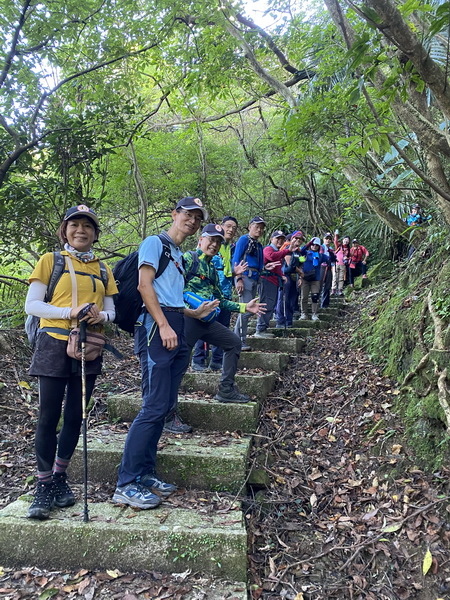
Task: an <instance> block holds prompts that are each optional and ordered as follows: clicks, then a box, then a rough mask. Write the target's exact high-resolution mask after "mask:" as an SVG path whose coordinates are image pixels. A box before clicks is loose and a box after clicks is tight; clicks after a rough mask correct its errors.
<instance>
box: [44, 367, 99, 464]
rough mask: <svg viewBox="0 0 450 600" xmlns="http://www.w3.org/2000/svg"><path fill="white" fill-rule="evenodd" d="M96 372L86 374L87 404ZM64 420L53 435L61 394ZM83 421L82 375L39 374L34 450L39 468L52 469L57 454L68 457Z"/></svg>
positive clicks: (74, 445) (60, 404) (59, 410)
mask: <svg viewBox="0 0 450 600" xmlns="http://www.w3.org/2000/svg"><path fill="white" fill-rule="evenodd" d="M96 377H97V376H96V375H87V376H86V403H88V402H89V399H90V397H91V395H92V391H93V389H94V385H95V379H96ZM66 388H67V396H66V402H65V406H64V423H63V427H62V429H61V431H60V433H59V440H57V437H56V428H57V426H58V423H59V419H60V417H61V409H62V403H63V399H64V393H65V391H66ZM81 420H82V408H81V377H79V376H76V375H73V376H71V377H39V419H38V424H37V428H36V438H35V449H36V460H37V466H38V470H39V471H51V470H52V469H53V464H54V462H55V457H56V448H57V447H58V456H59V458H63V459H65V460H70V459H71V458H72V454H73V453H74V450H75V448H76V445H77V443H78V438H79V436H80V427H81Z"/></svg>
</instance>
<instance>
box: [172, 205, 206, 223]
mask: <svg viewBox="0 0 450 600" xmlns="http://www.w3.org/2000/svg"><path fill="white" fill-rule="evenodd" d="M178 212H179V213H181V214H182V215H184V216H185V217H188V218H189V220H190V221H195V223H201V222H202V221H203V216H200V215H195V214H194V213H193V212H192V211H191V210H183V209H182V208H180V209H178Z"/></svg>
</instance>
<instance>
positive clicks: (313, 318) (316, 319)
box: [311, 313, 320, 321]
mask: <svg viewBox="0 0 450 600" xmlns="http://www.w3.org/2000/svg"><path fill="white" fill-rule="evenodd" d="M311 321H320V319H319V315H316V314H315V313H313V315H312V317H311Z"/></svg>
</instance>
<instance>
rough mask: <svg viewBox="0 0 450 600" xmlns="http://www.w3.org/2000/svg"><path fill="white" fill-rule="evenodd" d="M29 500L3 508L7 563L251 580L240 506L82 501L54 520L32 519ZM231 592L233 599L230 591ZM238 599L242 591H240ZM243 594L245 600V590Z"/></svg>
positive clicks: (3, 560) (0, 519)
mask: <svg viewBox="0 0 450 600" xmlns="http://www.w3.org/2000/svg"><path fill="white" fill-rule="evenodd" d="M28 506H29V499H26V498H21V499H19V500H17V501H16V502H13V503H12V504H9V505H8V506H6V507H5V508H3V509H2V510H0V564H1V565H3V566H7V567H19V568H20V567H23V566H24V565H30V566H31V565H33V566H36V567H39V568H41V569H51V570H52V571H54V570H68V569H80V568H83V569H89V570H106V569H118V570H119V571H122V572H136V571H145V570H148V571H161V572H165V573H173V572H174V570H176V571H177V572H182V571H187V570H192V571H195V572H200V573H205V574H210V575H213V576H215V577H223V578H226V579H230V580H231V581H246V578H247V574H246V569H247V533H246V530H245V524H244V520H243V516H242V513H241V511H240V510H230V511H229V512H227V513H226V514H215V513H211V514H206V512H205V513H200V512H197V511H195V510H191V509H190V510H185V509H181V508H172V507H170V506H169V505H167V504H164V503H163V504H162V505H161V506H159V507H158V508H156V509H153V510H144V511H134V510H132V509H130V508H124V507H120V506H114V505H112V504H109V503H90V504H89V516H90V520H89V522H88V523H84V522H83V506H82V504H81V503H80V502H78V503H77V504H75V506H73V507H71V508H65V509H57V508H55V509H54V510H53V511H52V513H51V518H50V519H48V520H47V521H37V520H34V519H33V520H32V519H27V518H25V515H26V514H27V510H28ZM227 597H228V596H227ZM233 597H235V596H233ZM237 597H238V598H246V595H243V594H242V592H241V595H240V596H237Z"/></svg>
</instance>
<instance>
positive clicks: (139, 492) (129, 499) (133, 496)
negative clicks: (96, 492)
mask: <svg viewBox="0 0 450 600" xmlns="http://www.w3.org/2000/svg"><path fill="white" fill-rule="evenodd" d="M112 501H113V502H114V504H128V506H132V507H133V508H142V509H143V510H146V509H148V508H156V507H157V506H159V505H160V504H161V502H162V500H161V498H160V497H159V496H157V495H156V494H152V493H151V492H150V491H149V490H148V488H146V487H144V486H143V485H141V484H140V483H138V482H137V481H132V482H131V483H127V485H123V486H122V487H117V488H116V491H115V492H114V496H113V497H112Z"/></svg>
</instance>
